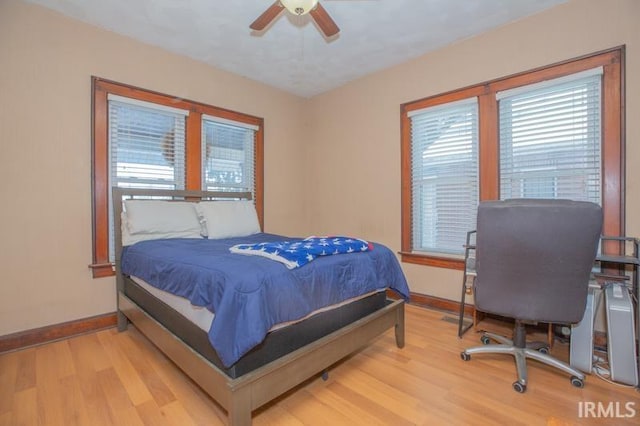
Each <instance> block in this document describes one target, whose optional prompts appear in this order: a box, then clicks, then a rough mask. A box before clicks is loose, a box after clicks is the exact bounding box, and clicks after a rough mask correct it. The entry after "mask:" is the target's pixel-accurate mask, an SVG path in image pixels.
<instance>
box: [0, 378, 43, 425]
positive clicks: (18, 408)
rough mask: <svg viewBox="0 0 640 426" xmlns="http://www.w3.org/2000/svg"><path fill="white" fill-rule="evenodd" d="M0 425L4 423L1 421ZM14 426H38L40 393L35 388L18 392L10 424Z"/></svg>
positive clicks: (14, 399)
mask: <svg viewBox="0 0 640 426" xmlns="http://www.w3.org/2000/svg"><path fill="white" fill-rule="evenodd" d="M0 424H2V422H1V421H0ZM7 424H11V425H14V426H20V425H24V426H28V425H36V424H38V392H37V389H36V388H35V387H31V388H29V389H25V390H21V391H19V392H16V394H15V395H14V397H13V407H12V410H11V420H10V423H7Z"/></svg>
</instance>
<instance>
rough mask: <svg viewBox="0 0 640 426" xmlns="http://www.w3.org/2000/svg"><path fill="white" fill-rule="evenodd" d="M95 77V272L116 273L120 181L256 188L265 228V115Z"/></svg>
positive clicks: (134, 184)
mask: <svg viewBox="0 0 640 426" xmlns="http://www.w3.org/2000/svg"><path fill="white" fill-rule="evenodd" d="M92 82H93V117H92V118H93V121H92V124H93V146H92V154H93V177H92V179H93V263H92V265H90V266H91V268H92V269H93V276H94V277H102V276H109V275H113V269H112V262H113V254H112V253H113V232H112V229H113V217H112V208H111V206H112V204H111V188H112V187H113V186H122V187H130V188H163V189H205V190H216V191H218V190H219V191H251V192H252V193H253V196H254V197H253V198H254V202H255V204H256V210H257V212H258V218H259V220H260V224H261V226H262V224H263V207H262V203H263V181H262V176H263V159H262V143H263V136H262V135H263V120H262V119H261V118H258V117H253V116H250V115H246V114H241V113H237V112H233V111H228V110H224V109H221V108H217V107H213V106H210V105H205V104H201V103H197V102H192V101H187V100H184V99H179V98H176V97H174V96H168V95H164V94H160V93H156V92H150V91H146V90H143V89H139V88H135V87H131V86H127V85H123V84H119V83H115V82H111V81H106V80H102V79H100V78H97V77H93V79H92Z"/></svg>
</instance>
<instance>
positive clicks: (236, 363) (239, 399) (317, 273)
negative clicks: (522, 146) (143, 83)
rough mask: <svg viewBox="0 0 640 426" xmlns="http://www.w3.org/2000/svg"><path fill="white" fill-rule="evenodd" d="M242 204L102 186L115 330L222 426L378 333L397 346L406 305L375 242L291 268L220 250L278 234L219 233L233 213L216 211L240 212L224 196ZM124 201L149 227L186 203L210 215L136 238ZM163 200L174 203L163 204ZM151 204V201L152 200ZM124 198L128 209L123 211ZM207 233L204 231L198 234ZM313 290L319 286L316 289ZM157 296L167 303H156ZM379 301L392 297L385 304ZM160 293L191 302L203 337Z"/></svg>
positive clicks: (195, 194) (395, 271)
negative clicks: (143, 345)
mask: <svg viewBox="0 0 640 426" xmlns="http://www.w3.org/2000/svg"><path fill="white" fill-rule="evenodd" d="M250 197H251V194H250V193H220V192H206V191H173V190H146V189H123V188H114V190H113V205H114V226H115V229H117V230H123V232H116V233H115V234H116V235H115V242H114V246H115V256H116V274H117V302H118V309H117V314H118V329H119V330H120V331H124V330H125V329H126V328H127V325H128V323H129V322H131V323H133V325H134V326H135V327H136V328H137V329H138V330H140V331H141V332H142V333H143V334H144V335H145V336H147V337H148V338H149V340H150V341H152V342H153V343H154V344H155V345H156V346H157V347H158V348H159V349H160V350H161V351H162V352H164V353H165V354H166V355H167V356H168V357H169V358H170V359H171V360H172V361H174V362H175V363H176V365H177V366H178V367H179V368H181V369H182V370H183V371H184V373H186V374H187V375H188V376H189V377H190V378H191V379H193V380H194V381H195V382H196V383H198V385H199V386H200V387H201V388H202V389H203V390H205V392H207V393H208V394H209V395H210V396H211V397H212V398H213V399H214V400H215V401H216V402H217V403H218V404H220V406H222V407H223V408H224V409H225V410H226V411H227V413H228V421H229V424H232V425H249V424H251V413H252V411H253V410H255V409H256V408H258V407H260V406H262V405H263V404H265V403H267V402H269V401H270V400H272V399H273V398H275V397H277V396H279V395H281V394H282V393H284V392H286V391H287V390H289V389H291V388H292V387H294V386H296V385H298V384H300V383H301V382H303V381H304V380H306V379H308V378H309V377H311V376H313V375H315V374H318V373H320V372H325V373H324V374H326V371H327V369H328V368H329V367H330V366H331V365H332V364H334V363H336V362H337V361H339V360H340V359H342V358H344V357H345V356H347V355H349V354H351V353H353V352H354V351H356V350H358V349H359V348H361V347H362V346H364V345H366V344H367V343H368V342H369V341H370V340H372V339H373V338H375V337H377V336H378V335H380V334H382V333H384V332H386V331H387V330H388V329H390V328H394V329H395V337H396V344H397V346H398V347H400V348H402V347H403V346H404V300H406V299H407V298H408V288H407V286H406V281H405V279H404V276H403V275H402V271H401V270H400V268H399V265H398V263H397V260H396V259H395V255H393V253H391V252H390V250H389V249H388V248H386V247H384V246H383V245H379V244H375V243H374V245H373V250H369V251H367V253H357V254H345V255H342V254H341V255H336V256H321V257H317V259H315V260H313V261H312V262H309V264H307V265H305V266H302V267H299V268H295V267H293V268H292V269H289V267H286V266H285V265H283V264H282V263H279V262H276V261H274V260H271V259H267V258H264V257H262V256H247V255H244V254H237V253H232V250H230V249H231V248H232V247H239V246H241V245H242V244H245V245H246V244H249V243H259V242H269V241H272V242H279V241H282V239H283V238H284V237H282V236H277V235H272V234H265V233H262V232H260V230H259V229H256V221H255V219H254V221H253V222H252V221H251V220H248V221H245V222H252V224H251V226H249V228H248V229H243V230H240V233H241V234H246V235H240V236H238V235H231V236H230V235H226V234H225V232H226V231H227V229H226V228H227V227H226V226H222V224H225V223H227V222H226V221H227V220H236V219H237V217H238V216H243V214H244V213H240V214H238V213H237V212H235V213H234V214H233V215H230V214H229V213H226V214H227V218H226V219H225V216H224V214H222V215H221V214H220V213H219V212H220V210H219V208H220V207H221V206H224V207H226V206H233V205H240V203H239V202H238V203H236V204H234V203H230V202H229V201H230V200H234V201H238V200H240V201H244V200H250ZM134 199H139V200H141V202H140V203H139V204H136V206H140V205H145V206H146V207H145V209H146V213H145V210H144V209H142V210H141V212H142V213H145V214H146V215H147V216H148V215H149V213H150V212H151V216H153V220H155V222H156V225H158V226H160V227H162V226H164V225H166V223H163V219H164V220H165V222H167V221H169V222H171V221H173V222H175V220H176V219H175V218H176V217H180V214H183V213H184V212H185V211H186V210H185V209H187V210H188V209H189V207H185V205H187V204H193V205H194V206H196V212H200V210H198V209H199V208H200V206H203V207H202V208H203V209H204V208H212V209H213V208H214V207H215V212H216V215H217V216H211V211H214V210H211V211H209V214H208V215H207V214H206V211H205V214H197V215H196V217H197V219H196V221H195V222H193V221H191V218H188V219H189V220H190V221H191V222H190V225H189V226H187V227H185V229H178V230H176V232H174V233H172V234H171V235H168V236H165V235H163V234H162V233H160V234H159V235H160V237H161V238H158V239H156V238H148V239H146V238H144V239H142V240H140V241H137V236H141V235H142V236H144V235H143V233H138V234H137V236H136V235H134V234H136V232H135V230H134V231H132V232H129V231H131V230H132V229H134V228H135V226H137V224H138V223H140V222H139V221H138V220H139V219H140V211H138V210H134V209H133V206H134V204H133V202H132V201H126V200H134ZM168 199H170V200H174V202H173V203H167V200H168ZM142 200H144V201H142ZM158 201H161V202H162V204H153V203H156V202H158ZM126 203H130V204H129V205H128V207H126V210H127V212H125V213H124V214H123V204H126ZM212 203H214V204H212ZM169 204H170V205H171V206H172V208H174V207H175V208H178V207H179V208H181V209H182V211H181V212H182V213H180V212H178V213H176V214H173V213H172V214H171V215H170V216H166V217H163V213H162V210H161V209H158V208H157V206H160V205H161V206H167V205H169ZM249 204H250V203H246V204H244V205H245V206H246V205H249ZM150 206H151V208H150ZM138 208H139V207H136V209H138ZM176 211H178V210H176ZM134 213H135V215H134ZM200 213H202V212H200ZM231 216H233V219H232V218H231ZM243 217H244V216H243ZM247 217H249V216H247ZM134 218H135V221H134V220H133V219H134ZM236 222H237V220H236ZM245 222H243V223H242V224H241V227H242V226H244V225H245ZM214 223H215V224H216V225H215V226H216V228H215V229H214V226H213V224H214ZM236 225H237V223H235V224H231V225H230V228H233V227H234V226H236ZM170 226H174V225H170ZM196 227H197V228H196ZM258 227H259V225H258ZM187 228H189V229H188V230H187ZM207 229H208V231H209V232H208V234H209V235H208V237H206V238H203V237H202V234H207ZM154 230H157V229H154ZM165 231H166V230H165ZM253 231H258V232H253ZM196 233H197V234H199V235H196ZM212 234H216V235H212ZM165 237H166V238H165ZM123 241H124V244H123ZM363 250H364V248H363ZM214 259H215V260H214ZM391 259H392V260H391ZM362 265H369V266H368V268H372V270H367V269H359V268H365V266H362ZM336 271H339V273H336ZM325 282H330V283H331V286H330V287H329V285H328V284H325ZM322 287H327V288H329V290H328V291H326V292H324V293H323V292H318V291H319V290H318V289H319V288H322ZM164 293H167V297H168V298H169V299H164V298H162V297H160V296H162V295H163V294H164ZM391 294H395V295H396V297H394V298H389V297H388V295H391ZM171 298H174V299H175V300H177V301H178V302H179V300H180V299H183V300H188V302H189V303H187V305H191V307H186V308H185V309H187V310H195V311H199V313H198V315H200V316H202V315H204V319H202V320H201V321H202V322H203V323H204V324H207V322H210V327H209V328H208V330H207V327H206V326H203V323H202V322H201V323H200V325H198V324H197V323H198V320H195V319H193V318H192V317H191V314H189V313H188V312H185V311H181V308H180V307H178V306H177V305H175V304H173V303H172V302H171ZM269 299H273V300H274V301H269ZM230 301H231V303H229V302H230ZM205 308H206V309H205ZM207 315H210V317H207ZM207 318H208V319H207ZM324 374H323V377H324Z"/></svg>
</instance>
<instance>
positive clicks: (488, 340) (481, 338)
mask: <svg viewBox="0 0 640 426" xmlns="http://www.w3.org/2000/svg"><path fill="white" fill-rule="evenodd" d="M480 342H481V343H482V344H483V345H488V344H489V343H491V339H490V338H488V337H487V336H482V337H480Z"/></svg>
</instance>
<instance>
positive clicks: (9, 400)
mask: <svg viewBox="0 0 640 426" xmlns="http://www.w3.org/2000/svg"><path fill="white" fill-rule="evenodd" d="M20 358H21V354H20V352H11V353H8V354H5V355H2V356H0V415H4V414H5V413H11V409H12V406H13V397H14V393H15V391H16V389H15V386H16V377H17V375H18V364H19V362H20ZM9 417H10V416H9Z"/></svg>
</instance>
